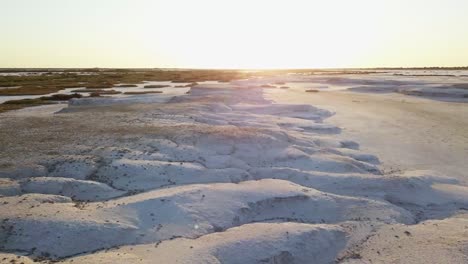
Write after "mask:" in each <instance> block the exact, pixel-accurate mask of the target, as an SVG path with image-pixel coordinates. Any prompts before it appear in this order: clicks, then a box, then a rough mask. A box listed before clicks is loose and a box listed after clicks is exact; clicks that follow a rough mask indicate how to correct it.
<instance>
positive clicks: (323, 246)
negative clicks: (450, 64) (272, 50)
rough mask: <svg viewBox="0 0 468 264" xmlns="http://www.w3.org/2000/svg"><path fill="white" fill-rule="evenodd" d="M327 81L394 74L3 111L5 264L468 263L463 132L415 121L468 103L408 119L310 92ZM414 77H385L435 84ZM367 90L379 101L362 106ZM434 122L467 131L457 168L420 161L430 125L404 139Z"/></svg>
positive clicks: (381, 100)
mask: <svg viewBox="0 0 468 264" xmlns="http://www.w3.org/2000/svg"><path fill="white" fill-rule="evenodd" d="M335 77H336V76H335ZM301 78H303V81H300V80H302V79H301ZM314 78H315V79H319V78H324V79H327V78H328V79H327V80H328V82H329V83H340V85H341V83H345V82H346V81H347V82H348V83H349V82H351V83H352V84H353V83H362V82H364V81H363V79H365V82H366V83H367V84H369V83H370V84H375V83H377V84H379V85H380V83H381V82H383V81H382V78H384V77H382V76H381V75H379V76H378V77H375V78H374V79H372V78H373V77H372V76H369V75H364V76H361V77H360V76H353V77H352V78H350V77H347V76H343V77H340V78H339V79H337V80H335V79H333V80H331V81H330V78H331V77H326V76H313V77H307V76H306V77H301V76H278V77H274V78H270V79H255V80H243V81H237V82H233V83H231V84H220V83H210V84H202V85H198V86H195V87H192V88H191V90H190V94H187V95H185V94H184V95H180V96H177V97H168V96H161V95H150V96H132V97H126V98H124V97H122V98H120V97H119V98H106V99H104V100H105V102H104V101H103V99H100V98H98V99H85V100H83V99H78V100H74V101H72V102H71V103H70V104H69V106H68V107H65V108H64V107H63V106H43V107H39V108H30V109H28V110H20V111H15V112H9V113H5V114H2V118H1V119H0V136H1V137H0V138H1V144H0V177H1V178H0V195H1V197H0V222H1V226H0V227H1V229H0V230H1V231H0V251H1V252H3V253H2V254H0V263H15V262H16V263H21V262H24V263H34V262H38V263H43V262H46V263H47V262H48V261H58V262H60V263H325V264H326V263H348V264H350V263H353V264H354V263H468V241H467V239H468V234H467V230H468V229H467V225H468V217H467V215H466V213H464V212H466V210H467V209H468V185H467V184H466V182H465V181H464V180H465V178H464V175H463V171H462V170H463V168H466V167H463V166H466V164H461V163H462V162H461V159H463V158H465V160H466V157H467V155H466V153H465V152H464V150H466V147H467V144H466V143H465V142H463V135H462V132H461V131H463V128H461V127H458V126H457V125H454V123H451V122H452V121H444V120H442V119H444V118H443V117H442V115H441V117H432V116H431V115H430V114H427V115H428V117H427V120H426V119H424V121H422V120H420V119H422V118H421V117H420V116H418V115H417V113H420V112H417V111H422V110H420V109H422V108H423V107H428V108H429V107H430V104H431V103H433V106H437V107H438V106H446V107H444V108H443V110H433V113H442V112H443V111H452V110H450V109H451V107H453V108H454V109H455V108H457V107H461V108H460V109H466V108H463V107H462V106H459V105H464V104H462V103H453V102H440V101H433V100H426V99H419V98H417V100H421V102H423V103H421V106H414V107H413V108H408V109H419V110H417V111H416V110H415V111H416V112H415V111H410V112H409V114H407V115H404V114H403V113H400V114H402V115H403V117H401V118H396V117H395V116H394V115H393V113H396V112H397V111H403V110H402V109H399V106H400V104H399V103H397V101H398V100H400V99H401V98H405V100H409V101H411V100H412V99H410V98H412V97H410V96H408V95H401V94H400V95H396V94H393V93H386V94H378V95H375V94H368V93H355V92H350V91H340V90H339V89H337V90H334V89H330V90H333V91H328V92H325V91H322V90H321V91H320V92H318V93H317V92H312V93H306V92H305V90H306V89H309V88H311V87H312V86H314V85H315V86H316V87H317V85H319V86H320V85H323V84H320V83H321V82H323V80H322V79H320V82H317V81H315V82H313V81H311V79H314ZM360 78H361V79H360ZM405 78H406V77H405ZM408 78H409V77H408ZM351 79H352V80H351ZM411 79H412V80H406V79H402V78H400V79H399V80H398V79H397V80H393V81H391V82H390V83H387V85H389V87H390V86H391V85H403V84H402V83H404V82H410V81H411V82H414V83H423V82H424V81H421V80H418V78H411ZM281 80H283V81H284V82H286V84H285V85H277V87H276V88H262V87H261V85H264V84H273V83H275V82H280V81H281ZM350 80H351V81H350ZM353 85H354V84H353ZM280 86H290V88H289V89H281V87H280ZM319 89H322V88H319ZM323 89H327V88H323ZM348 97H349V98H352V99H348ZM357 97H359V98H361V99H360V100H364V99H362V98H367V99H366V100H367V101H366V102H367V103H365V104H364V103H362V104H359V105H360V108H359V107H357V108H356V109H357V110H356V111H355V112H353V111H352V106H353V104H355V103H354V102H353V100H356V98H357ZM333 98H335V100H336V101H333ZM396 98H398V99H396ZM327 100H330V101H327ZM350 100H351V101H350ZM415 100H416V99H415ZM411 102H413V101H411ZM370 105H382V109H381V110H379V111H381V112H373V111H372V110H371V109H370V108H369V107H370ZM366 107H367V108H366ZM34 109H38V110H40V111H39V114H35V112H34ZM398 109H399V110H398ZM52 110H54V111H52ZM366 111H369V112H370V114H368V115H366ZM386 111H388V113H387V115H384V114H383V113H384V112H386ZM392 111H393V112H392ZM463 111H464V110H463ZM335 112H336V113H335ZM379 116H381V119H379ZM390 118H394V119H393V121H394V123H392V122H390V121H389V119H390ZM431 118H436V119H431ZM413 119H414V120H415V121H414V122H413V125H414V127H411V126H410V124H409V123H411V122H410V120H413ZM454 119H455V117H454ZM430 120H439V121H440V122H441V124H444V125H446V128H445V131H455V132H453V134H454V135H455V136H454V138H455V139H453V140H458V141H457V143H458V145H457V146H452V147H451V148H449V147H447V144H442V143H438V142H434V146H433V147H434V148H436V147H437V146H439V148H441V151H442V152H443V153H444V154H445V155H449V157H448V158H450V155H454V156H455V155H457V154H458V155H461V157H454V156H453V157H452V159H451V160H452V162H447V164H446V165H445V166H435V165H433V166H423V165H424V164H425V163H422V162H421V163H420V162H417V161H425V162H427V163H431V162H433V163H435V162H437V155H436V154H433V155H428V156H426V157H424V158H419V159H418V158H411V157H413V156H414V157H419V156H420V155H421V152H418V151H417V150H416V149H414V146H418V144H420V142H423V141H424V137H421V136H420V140H417V139H416V138H417V136H415V135H419V134H417V133H416V132H412V133H410V132H408V134H405V135H404V136H401V137H399V138H398V137H394V138H392V133H393V131H397V129H398V127H403V126H405V125H406V124H407V123H406V122H408V126H410V128H421V129H424V125H428V124H429V122H430ZM378 122H381V123H378ZM418 122H419V123H418ZM444 122H445V123H444ZM463 122H464V120H461V121H460V124H463ZM386 123H388V124H387V125H386V126H385V124H386ZM366 124H367V125H368V130H370V131H367V133H368V134H367V135H369V139H368V140H366V139H365V138H364V137H362V133H364V132H365V131H366V129H365V127H366ZM379 125H380V126H381V129H380V130H379V129H378V126H379ZM371 126H376V127H375V129H369V127H371ZM387 128H388V129H387ZM350 129H351V130H352V131H350ZM392 129H393V130H392ZM405 129H406V128H404V127H403V128H400V131H401V132H402V133H403V132H404V131H405ZM426 129H427V128H426ZM381 130H385V131H381ZM441 131H442V129H441ZM427 133H428V135H427V136H428V137H437V136H439V135H442V134H436V135H432V134H431V130H428V132H427ZM440 133H444V132H440ZM378 137H380V141H382V142H377V141H378ZM389 138H390V139H392V140H395V139H397V141H398V142H397V143H392V144H390V146H389V147H385V146H386V145H389V144H386V141H385V140H387V139H389ZM411 138H413V139H414V140H413V141H412V142H411V144H412V145H411V144H405V143H404V142H405V140H409V141H410V139H411ZM349 139H352V140H349ZM356 141H357V142H360V143H361V142H363V144H362V146H363V148H365V149H366V150H367V151H368V152H364V151H363V150H361V149H360V147H359V144H358V143H357V142H356ZM400 141H401V142H400ZM437 144H439V145H437ZM405 146H406V147H405ZM458 148H460V149H458ZM373 154H374V155H373ZM375 154H377V155H375ZM393 155H396V156H397V157H395V158H393V159H392V158H391V157H392V156H393ZM389 157H390V158H389ZM459 159H460V160H459ZM388 164H390V165H391V166H389V165H388ZM392 166H397V167H398V170H389V169H388V168H389V167H392ZM392 168H393V167H392ZM452 172H458V174H457V173H452Z"/></svg>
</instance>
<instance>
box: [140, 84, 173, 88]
mask: <svg viewBox="0 0 468 264" xmlns="http://www.w3.org/2000/svg"><path fill="white" fill-rule="evenodd" d="M165 87H170V86H169V85H159V84H150V85H145V86H144V87H143V88H165Z"/></svg>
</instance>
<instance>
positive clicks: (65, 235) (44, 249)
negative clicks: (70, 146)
mask: <svg viewBox="0 0 468 264" xmlns="http://www.w3.org/2000/svg"><path fill="white" fill-rule="evenodd" d="M19 198H20V199H16V198H15V197H6V198H1V199H0V203H4V204H5V206H4V207H5V209H6V210H5V211H4V212H3V211H2V212H0V219H1V220H2V221H3V222H2V223H3V225H4V226H5V229H6V230H8V232H7V234H6V236H5V240H6V243H5V249H8V250H15V251H28V252H30V253H31V254H33V255H35V256H41V255H46V256H49V257H52V258H56V257H66V256H71V255H75V254H78V253H83V252H86V251H92V250H97V249H102V248H107V247H112V246H118V245H123V244H128V243H150V242H158V241H163V240H167V239H172V238H175V237H188V238H194V237H197V236H200V235H204V234H208V233H211V232H217V231H222V230H225V229H228V228H231V227H235V226H239V225H242V224H246V223H252V222H262V221H296V222H305V223H337V222H341V221H347V220H366V221H383V222H388V223H395V222H401V223H411V222H412V221H413V217H412V215H411V214H410V213H408V212H407V211H405V210H403V209H400V208H398V207H396V206H394V205H391V204H389V203H385V202H378V201H372V200H368V199H364V198H351V197H344V196H337V195H332V194H326V193H322V192H319V191H316V190H314V189H309V188H305V187H302V186H300V185H296V184H293V183H290V182H287V181H281V180H271V179H267V180H261V181H248V182H242V183H239V184H205V185H187V186H182V187H174V188H169V189H161V190H155V191H150V192H147V193H142V194H137V195H134V196H128V197H123V198H119V199H115V200H111V201H109V202H104V203H91V204H88V205H85V206H84V207H82V208H81V207H80V206H76V205H75V204H73V203H71V200H67V199H66V198H65V197H63V196H50V195H40V194H35V195H23V196H20V197H19ZM13 208H14V209H15V210H13ZM65 223H66V224H65ZM86 233H89V235H86V236H84V237H83V238H82V239H80V241H79V242H76V241H74V240H75V239H76V237H77V236H82V235H83V234H86ZM58 244H61V245H70V246H61V247H54V246H53V245H58ZM71 245H74V246H71Z"/></svg>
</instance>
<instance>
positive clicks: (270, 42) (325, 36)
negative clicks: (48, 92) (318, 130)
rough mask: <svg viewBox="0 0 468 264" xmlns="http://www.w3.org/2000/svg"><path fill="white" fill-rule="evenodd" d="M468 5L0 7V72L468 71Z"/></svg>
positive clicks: (381, 0)
mask: <svg viewBox="0 0 468 264" xmlns="http://www.w3.org/2000/svg"><path fill="white" fill-rule="evenodd" d="M467 14H468V1H467V0H445V1H443V0H426V1H422V0H406V1H404V0H355V1H344V0H341V1H340V0H327V1H325V0H316V1H313V0H276V1H267V0H237V1H233V0H198V1H194V0H185V1H184V0H154V1H150V0H133V1H130V0H0V29H1V32H2V38H1V42H0V67H186V68H188V67H208V68H216V67H219V68H256V67H259V68H265V67H273V68H287V67H292V68H307V67H376V66H466V65H468V28H467V26H468V15H467Z"/></svg>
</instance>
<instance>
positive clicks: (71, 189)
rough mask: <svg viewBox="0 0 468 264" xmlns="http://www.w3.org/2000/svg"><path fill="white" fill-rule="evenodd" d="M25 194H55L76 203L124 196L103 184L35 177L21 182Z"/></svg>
mask: <svg viewBox="0 0 468 264" xmlns="http://www.w3.org/2000/svg"><path fill="white" fill-rule="evenodd" d="M20 186H21V191H22V192H25V193H42V194H57V195H63V196H67V197H70V198H72V199H73V200H78V201H98V200H107V199H110V198H114V197H117V196H121V195H123V194H125V192H122V191H117V190H115V189H113V188H111V187H109V186H107V185H105V184H103V183H100V182H95V181H83V180H75V179H70V178H50V177H37V178H31V179H28V180H24V181H22V182H21V185H20Z"/></svg>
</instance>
